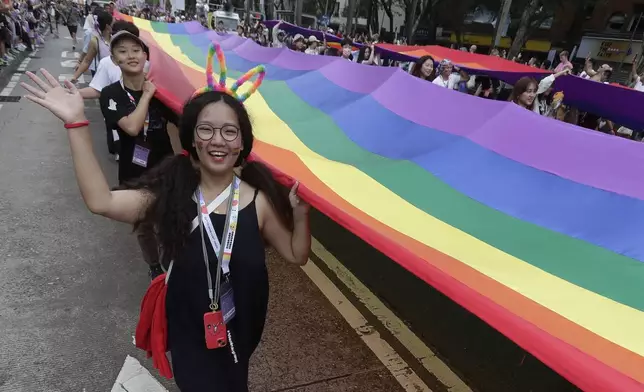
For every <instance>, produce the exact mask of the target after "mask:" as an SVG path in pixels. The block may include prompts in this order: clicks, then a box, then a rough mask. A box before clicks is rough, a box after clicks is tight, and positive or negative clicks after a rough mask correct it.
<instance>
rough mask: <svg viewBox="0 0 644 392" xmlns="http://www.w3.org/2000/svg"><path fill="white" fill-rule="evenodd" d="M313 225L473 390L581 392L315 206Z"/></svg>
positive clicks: (330, 247)
mask: <svg viewBox="0 0 644 392" xmlns="http://www.w3.org/2000/svg"><path fill="white" fill-rule="evenodd" d="M311 230H312V231H313V236H314V237H315V238H317V239H318V240H319V241H320V242H321V243H322V244H323V245H324V246H325V247H326V248H327V249H328V250H329V251H330V252H331V253H332V254H333V255H334V256H335V257H336V258H338V260H340V261H341V262H342V264H344V266H345V267H347V268H348V269H349V270H351V272H352V273H353V274H354V275H356V276H357V277H358V279H360V280H361V281H362V282H363V283H364V284H365V285H367V286H368V287H369V288H370V289H371V290H372V291H373V292H374V294H376V295H377V296H378V297H379V298H380V299H381V300H383V302H385V303H386V304H387V305H388V306H389V307H390V309H391V310H393V311H394V312H395V313H396V314H397V315H398V317H400V318H401V319H402V320H403V321H404V322H405V323H407V324H408V325H409V326H410V328H411V329H412V331H414V333H415V334H416V335H417V336H418V337H419V338H420V339H421V340H423V341H424V342H425V343H426V344H427V345H428V346H429V347H431V348H432V349H433V350H434V351H435V352H436V353H437V354H438V355H439V356H440V357H441V358H443V360H444V361H445V362H446V363H447V364H448V365H449V366H450V367H451V368H452V369H453V370H454V371H455V372H456V373H457V374H459V375H460V376H461V377H462V378H463V379H464V380H465V381H466V382H467V383H468V384H469V385H470V386H471V387H472V388H473V389H475V390H477V391H481V392H523V391H525V392H554V391H556V392H570V391H579V389H578V388H577V387H575V386H574V385H572V384H571V383H569V382H568V381H567V380H565V379H564V378H563V377H561V376H559V375H558V374H557V373H556V372H554V371H553V370H552V369H550V368H549V367H547V366H546V365H544V364H543V363H542V362H540V361H539V360H538V359H536V358H535V357H534V356H532V355H531V354H529V353H527V352H526V351H525V350H523V349H522V348H521V347H519V346H517V345H516V344H515V343H514V342H512V341H511V340H509V339H508V338H506V337H505V336H504V335H502V334H501V333H500V332H498V331H496V330H495V329H493V328H492V327H490V326H489V325H487V324H486V323H485V322H483V321H482V320H480V319H479V318H478V317H476V316H475V315H473V314H472V313H470V312H468V311H467V310H465V309H464V308H462V307H461V306H460V305H458V304H456V303H455V302H453V301H452V300H450V299H449V298H447V297H446V296H444V295H443V294H441V293H440V292H438V291H437V290H436V289H434V288H433V287H431V286H430V285H428V284H427V283H425V282H424V281H422V280H420V279H419V278H417V277H416V276H414V275H413V274H411V273H410V272H408V271H407V270H405V269H404V268H403V267H401V266H400V265H399V264H397V263H396V262H395V261H393V260H391V259H389V258H388V257H386V256H385V255H383V254H382V253H380V252H379V251H377V250H376V249H374V248H373V247H371V246H370V245H368V244H367V243H365V242H363V241H362V240H361V239H359V238H358V237H356V236H355V235H353V234H352V233H350V232H349V231H347V230H346V229H344V228H343V227H340V226H339V225H338V224H337V223H335V222H333V221H332V220H330V219H329V218H328V217H326V216H325V215H323V214H322V213H320V212H318V211H317V210H313V209H312V210H311Z"/></svg>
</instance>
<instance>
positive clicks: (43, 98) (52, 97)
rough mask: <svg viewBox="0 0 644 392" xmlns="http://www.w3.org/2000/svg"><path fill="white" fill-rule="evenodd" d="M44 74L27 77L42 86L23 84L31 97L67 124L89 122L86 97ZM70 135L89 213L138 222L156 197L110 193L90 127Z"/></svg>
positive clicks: (127, 192)
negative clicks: (41, 76) (94, 147)
mask: <svg viewBox="0 0 644 392" xmlns="http://www.w3.org/2000/svg"><path fill="white" fill-rule="evenodd" d="M40 71H41V72H42V74H43V76H44V77H45V80H42V79H41V78H39V77H38V76H36V75H35V74H33V73H31V72H27V76H29V78H30V79H31V80H32V81H33V82H34V83H35V84H36V85H37V86H38V87H34V86H31V85H28V84H26V83H21V85H22V87H24V88H25V89H26V90H27V91H29V92H30V94H29V95H27V98H28V99H29V100H31V101H33V102H35V103H37V104H39V105H40V106H42V107H44V108H46V109H48V110H49V111H51V112H52V113H53V114H54V115H55V116H56V117H58V118H60V119H61V120H62V121H63V122H64V123H65V124H81V123H84V122H86V121H87V118H86V117H85V106H84V102H83V98H82V97H81V95H80V93H79V91H78V90H77V89H76V87H75V86H74V85H73V84H72V83H70V82H69V81H66V82H65V85H66V87H67V90H65V89H64V88H63V87H61V86H60V84H59V83H58V81H57V80H56V79H55V78H54V77H53V76H52V75H51V74H50V73H49V72H47V71H46V70H45V69H41V70H40ZM67 136H68V137H69V145H70V147H71V153H72V159H73V161H74V171H75V172H76V180H77V182H78V187H79V188H80V192H81V195H82V196H83V200H84V201H85V204H86V205H87V207H88V208H89V210H90V211H91V212H93V213H95V214H99V215H103V216H106V217H108V218H110V219H114V220H117V221H120V222H127V223H135V222H136V221H138V220H139V219H140V218H141V217H142V216H143V214H144V212H145V210H146V209H147V206H148V205H149V203H150V202H151V200H152V196H151V195H149V194H147V193H145V192H143V191H138V190H122V191H110V187H109V185H108V183H107V180H106V179H105V175H104V174H103V171H102V170H101V167H100V165H99V164H98V160H97V159H96V155H95V154H94V149H93V146H92V137H91V133H90V131H89V126H88V125H84V126H81V127H76V128H71V129H68V131H67Z"/></svg>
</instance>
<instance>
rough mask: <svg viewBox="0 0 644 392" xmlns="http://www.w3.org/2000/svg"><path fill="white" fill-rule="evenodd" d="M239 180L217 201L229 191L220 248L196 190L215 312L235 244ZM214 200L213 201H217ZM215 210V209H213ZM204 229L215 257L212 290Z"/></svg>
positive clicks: (228, 271)
mask: <svg viewBox="0 0 644 392" xmlns="http://www.w3.org/2000/svg"><path fill="white" fill-rule="evenodd" d="M240 183H241V180H240V179H239V178H238V177H235V178H234V179H233V183H232V184H231V185H232V187H231V186H229V187H228V188H226V190H224V192H222V193H221V194H220V195H219V196H217V199H220V197H221V195H225V192H226V191H227V190H228V189H230V193H229V196H228V208H227V210H226V224H225V225H224V231H223V233H222V240H223V243H224V246H221V245H220V243H219V238H217V233H216V232H215V227H214V225H213V224H212V220H211V219H210V214H209V212H208V207H207V206H206V202H205V200H204V198H203V193H202V192H201V189H197V195H195V196H196V197H195V198H196V199H197V200H199V206H198V207H197V216H198V217H199V232H200V234H201V246H202V251H203V257H204V262H205V264H206V278H207V281H208V297H209V298H210V309H211V310H213V311H215V310H217V309H218V308H219V304H218V301H219V287H220V283H221V272H222V270H223V272H224V275H228V274H229V273H230V258H231V256H232V251H233V244H234V242H235V232H236V231H237V218H238V216H239V185H240ZM217 199H215V200H217ZM222 202H223V199H222V200H220V201H219V204H221V203H222ZM215 208H217V207H215ZM204 229H205V231H206V234H207V235H208V239H209V240H210V245H211V246H212V249H213V251H214V252H215V254H216V255H217V278H216V279H215V284H214V288H213V283H212V275H211V273H210V263H209V260H208V250H207V249H206V241H205V238H204V235H203V232H204Z"/></svg>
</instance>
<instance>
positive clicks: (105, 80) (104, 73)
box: [89, 57, 114, 92]
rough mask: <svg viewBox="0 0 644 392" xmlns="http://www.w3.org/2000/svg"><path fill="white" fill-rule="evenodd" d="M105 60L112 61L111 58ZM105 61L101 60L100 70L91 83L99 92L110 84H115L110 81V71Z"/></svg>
mask: <svg viewBox="0 0 644 392" xmlns="http://www.w3.org/2000/svg"><path fill="white" fill-rule="evenodd" d="M105 59H107V60H109V61H112V59H111V58H109V57H106V58H105ZM105 59H103V60H105ZM103 60H101V62H100V63H98V69H97V70H96V74H95V75H94V77H93V78H92V81H91V82H89V86H90V87H91V88H93V89H94V90H96V91H98V92H100V91H101V90H103V89H104V88H105V87H107V86H109V85H110V84H112V83H114V82H112V81H111V80H110V75H109V69H108V67H107V66H106V65H105V63H104V62H103Z"/></svg>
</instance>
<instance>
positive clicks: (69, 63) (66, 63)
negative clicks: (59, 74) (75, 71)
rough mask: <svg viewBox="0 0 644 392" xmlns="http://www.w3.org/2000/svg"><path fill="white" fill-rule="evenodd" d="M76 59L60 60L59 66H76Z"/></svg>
mask: <svg viewBox="0 0 644 392" xmlns="http://www.w3.org/2000/svg"><path fill="white" fill-rule="evenodd" d="M77 65H78V61H76V60H65V61H61V62H60V66H61V67H63V68H76V66H77Z"/></svg>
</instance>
